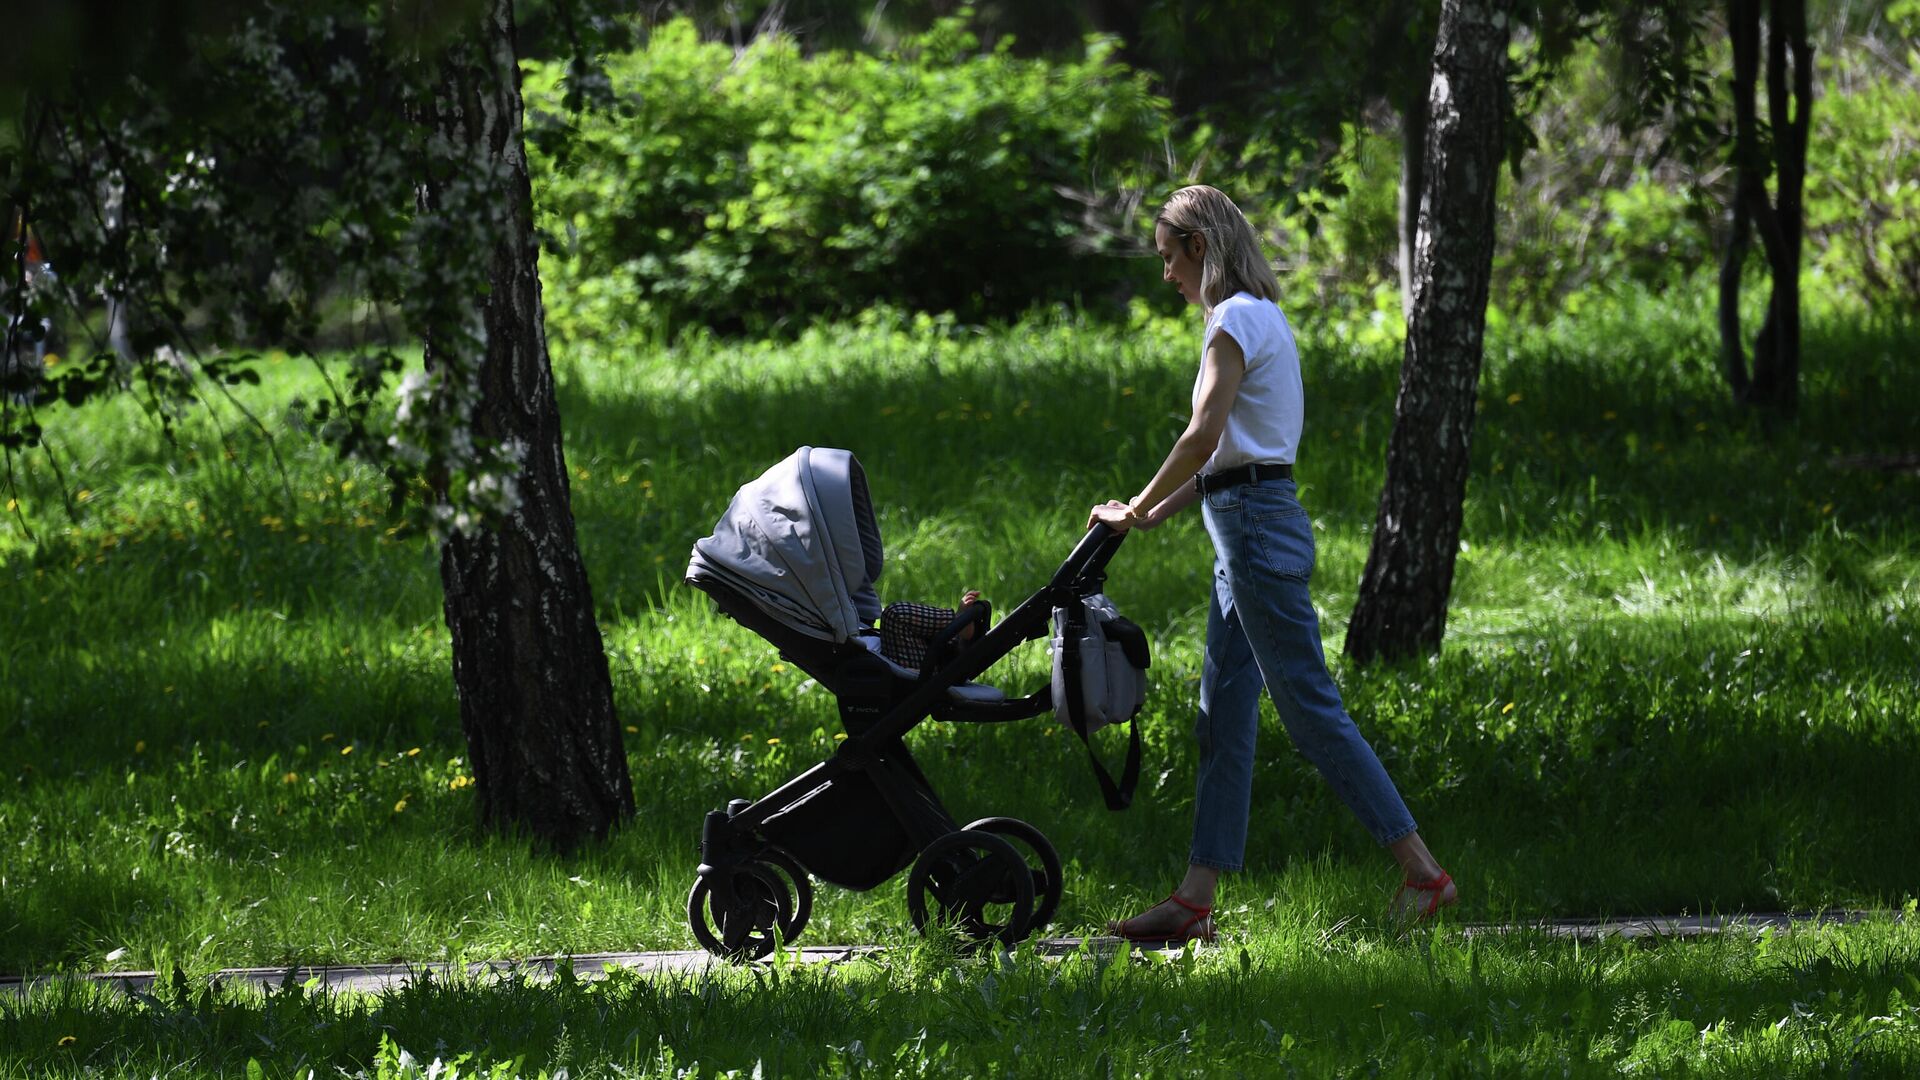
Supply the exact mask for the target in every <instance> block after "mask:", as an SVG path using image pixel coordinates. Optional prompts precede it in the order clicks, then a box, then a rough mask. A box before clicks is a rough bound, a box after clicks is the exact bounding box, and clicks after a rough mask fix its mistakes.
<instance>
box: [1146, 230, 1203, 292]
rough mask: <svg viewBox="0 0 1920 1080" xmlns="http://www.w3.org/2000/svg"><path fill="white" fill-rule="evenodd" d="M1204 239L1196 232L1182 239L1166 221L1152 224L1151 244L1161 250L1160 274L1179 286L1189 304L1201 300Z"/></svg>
mask: <svg viewBox="0 0 1920 1080" xmlns="http://www.w3.org/2000/svg"><path fill="white" fill-rule="evenodd" d="M1206 242H1207V241H1206V238H1205V237H1203V236H1200V235H1198V234H1194V235H1192V236H1188V237H1187V238H1186V239H1184V240H1183V239H1181V237H1180V234H1179V233H1177V232H1174V231H1173V230H1172V229H1171V228H1169V227H1168V226H1167V224H1166V222H1157V223H1155V225H1154V226H1153V248H1154V250H1155V251H1158V252H1159V253H1160V278H1161V280H1163V281H1168V282H1171V283H1172V284H1173V287H1174V288H1176V289H1179V290H1180V295H1181V296H1182V297H1184V298H1185V299H1186V301H1187V303H1189V304H1198V303H1199V302H1200V264H1201V256H1202V255H1203V254H1205V252H1206V247H1205V245H1206Z"/></svg>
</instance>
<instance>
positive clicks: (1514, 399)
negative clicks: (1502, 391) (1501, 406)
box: [1507, 390, 1526, 405]
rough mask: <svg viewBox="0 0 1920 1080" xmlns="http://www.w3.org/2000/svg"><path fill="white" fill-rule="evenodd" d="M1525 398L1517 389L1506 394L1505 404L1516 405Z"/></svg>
mask: <svg viewBox="0 0 1920 1080" xmlns="http://www.w3.org/2000/svg"><path fill="white" fill-rule="evenodd" d="M1525 400H1526V398H1525V397H1524V396H1523V395H1521V394H1520V392H1519V391H1517V390H1516V391H1515V392H1513V393H1511V394H1508V395H1507V404H1509V405H1518V404H1520V403H1521V402H1522V401H1525Z"/></svg>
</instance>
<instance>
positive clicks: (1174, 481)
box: [1127, 330, 1247, 525]
mask: <svg viewBox="0 0 1920 1080" xmlns="http://www.w3.org/2000/svg"><path fill="white" fill-rule="evenodd" d="M1246 373H1247V357H1246V354H1245V353H1243V352H1241V351H1240V343H1239V342H1237V341H1235V340H1234V339H1233V335H1232V334H1229V333H1227V332H1226V331H1225V330H1221V331H1218V332H1216V333H1215V334H1214V335H1213V340H1212V341H1211V342H1209V343H1208V344H1207V352H1206V355H1205V357H1204V358H1203V359H1202V360H1201V363H1200V394H1199V398H1198V400H1197V401H1196V402H1195V403H1194V406H1193V417H1192V418H1191V419H1189V420H1188V421H1187V430H1185V431H1183V432H1181V433H1180V437H1179V438H1178V439H1176V440H1174V443H1173V449H1172V450H1169V451H1168V452H1167V459H1166V460H1165V461H1164V462H1162V463H1161V464H1160V471H1159V472H1156V473H1154V474H1153V479H1152V480H1150V481H1148V482H1147V486H1146V487H1144V488H1142V489H1141V491H1140V494H1138V495H1135V496H1134V497H1133V498H1132V499H1131V500H1130V501H1129V502H1128V503H1127V505H1128V506H1129V507H1130V508H1131V509H1132V511H1133V516H1134V519H1135V521H1134V523H1135V524H1136V525H1138V524H1145V522H1143V521H1142V520H1141V519H1142V518H1144V517H1148V516H1152V517H1154V519H1155V520H1154V521H1153V522H1152V524H1155V525H1157V524H1159V523H1160V522H1161V521H1164V520H1166V517H1167V515H1168V514H1171V513H1174V512H1175V511H1177V510H1180V509H1181V508H1183V507H1185V506H1188V505H1190V504H1191V503H1192V502H1193V499H1192V498H1191V497H1189V498H1187V499H1186V500H1185V501H1183V502H1178V503H1175V504H1174V505H1172V506H1170V507H1168V508H1167V510H1166V512H1165V513H1160V507H1161V505H1162V504H1163V503H1167V502H1169V501H1170V500H1172V499H1177V498H1179V497H1180V493H1181V492H1192V491H1193V485H1192V483H1191V481H1192V480H1193V474H1194V473H1197V472H1199V471H1200V466H1202V465H1205V464H1206V463H1207V459H1208V458H1210V457H1212V456H1213V451H1214V448H1215V447H1217V446H1219V445H1220V435H1221V433H1222V432H1224V431H1226V430H1227V414H1228V413H1230V412H1232V411H1233V402H1234V399H1235V398H1236V397H1238V396H1239V394H1240V380H1241V378H1242V377H1243V376H1245V375H1246Z"/></svg>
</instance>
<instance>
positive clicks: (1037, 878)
mask: <svg viewBox="0 0 1920 1080" xmlns="http://www.w3.org/2000/svg"><path fill="white" fill-rule="evenodd" d="M967 828H968V829H969V830H975V831H979V832H989V833H992V834H994V835H995V836H1000V837H1004V838H1006V839H1007V840H1010V841H1012V842H1013V846H1014V850H1016V851H1018V850H1020V849H1021V848H1023V847H1024V848H1025V849H1026V855H1027V858H1026V860H1025V861H1026V864H1027V869H1028V871H1029V872H1031V873H1032V875H1033V904H1034V907H1033V921H1032V923H1031V924H1030V925H1029V927H1028V929H1029V930H1030V931H1031V932H1034V933H1038V932H1039V931H1041V930H1044V929H1046V927H1047V924H1048V923H1051V922H1052V921H1053V916H1054V913H1055V912H1056V911H1058V910H1060V894H1061V893H1062V892H1063V891H1064V888H1063V885H1062V882H1063V880H1064V879H1063V878H1062V877H1061V874H1060V853H1059V852H1057V851H1055V850H1054V849H1053V845H1052V844H1051V843H1048V842H1047V838H1046V835H1045V834H1043V833H1042V832H1041V831H1040V830H1039V829H1036V828H1034V827H1033V826H1032V825H1029V824H1027V823H1026V822H1024V821H1021V820H1020V819H1019V818H1010V817H990V818H981V819H980V820H979V821H976V822H974V823H973V824H971V825H969V826H967Z"/></svg>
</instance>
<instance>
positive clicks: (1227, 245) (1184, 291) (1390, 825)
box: [1088, 185, 1458, 941]
mask: <svg viewBox="0 0 1920 1080" xmlns="http://www.w3.org/2000/svg"><path fill="white" fill-rule="evenodd" d="M1153 243H1154V247H1155V248H1156V249H1157V250H1158V251H1159V253H1160V259H1161V262H1162V266H1163V270H1162V277H1163V278H1164V279H1165V280H1166V281H1168V282H1171V283H1172V284H1173V285H1174V287H1175V288H1177V289H1179V290H1180V295H1181V296H1182V297H1184V298H1185V299H1186V300H1187V302H1188V303H1190V304H1197V305H1199V306H1200V307H1201V308H1202V309H1203V310H1204V311H1205V313H1206V328H1205V330H1204V332H1203V333H1202V335H1201V346H1200V348H1201V361H1200V373H1199V375H1198V377H1197V378H1196V379H1195V381H1194V386H1193V418H1192V419H1191V420H1190V421H1188V423H1187V429H1186V431H1185V432H1184V433H1182V434H1181V436H1180V438H1179V439H1178V440H1176V441H1175V442H1174V444H1173V449H1172V450H1171V451H1170V452H1169V453H1168V454H1167V458H1166V461H1165V462H1164V463H1163V464H1162V465H1161V466H1160V471H1159V472H1156V473H1155V474H1154V476H1153V479H1152V480H1150V481H1149V482H1148V483H1147V486H1146V487H1145V488H1144V489H1142V490H1141V492H1140V494H1138V495H1136V496H1134V497H1133V498H1132V499H1131V500H1129V501H1127V502H1124V503H1122V502H1119V501H1117V500H1116V501H1110V502H1107V503H1105V504H1104V505H1101V506H1096V507H1094V508H1093V510H1092V512H1091V513H1090V515H1089V517H1088V525H1089V527H1091V525H1092V523H1093V522H1096V521H1098V522H1104V523H1105V524H1107V525H1109V526H1111V527H1112V528H1115V529H1120V530H1126V529H1152V528H1155V527H1156V526H1158V525H1159V524H1160V523H1162V522H1164V521H1166V520H1167V519H1168V518H1169V517H1172V516H1173V515H1174V514H1176V513H1179V512H1180V511H1181V510H1184V509H1186V508H1187V507H1189V506H1191V505H1193V504H1194V503H1195V502H1200V503H1202V504H1203V506H1202V513H1203V515H1204V517H1205V520H1206V526H1207V534H1208V535H1209V536H1211V537H1212V539H1213V549H1214V574H1213V597H1212V604H1211V609H1210V610H1209V612H1208V614H1207V644H1206V656H1205V660H1204V664H1203V666H1202V668H1201V677H1200V717H1199V722H1198V724H1196V726H1195V729H1194V736H1195V738H1196V739H1197V741H1198V742H1199V744H1200V763H1199V783H1198V787H1197V790H1196V793H1195V797H1194V822H1193V847H1192V851H1191V854H1190V855H1189V857H1188V863H1189V865H1188V867H1187V873H1186V877H1185V878H1184V879H1183V880H1182V881H1181V882H1180V884H1179V886H1178V887H1177V888H1176V889H1174V891H1173V893H1172V895H1170V896H1168V897H1167V899H1166V900H1164V901H1162V902H1160V903H1159V904H1157V905H1155V906H1154V907H1152V908H1150V909H1148V910H1147V911H1145V912H1142V913H1141V914H1139V915H1136V916H1134V917H1133V918H1131V919H1125V920H1121V921H1118V922H1114V923H1110V924H1109V925H1108V931H1109V932H1111V933H1116V934H1120V935H1122V936H1124V937H1128V938H1132V939H1135V940H1154V941H1160V940H1174V941H1182V940H1186V939H1189V938H1199V939H1203V940H1211V939H1212V937H1213V919H1212V914H1213V900H1214V891H1215V888H1216V887H1217V884H1218V882H1219V878H1220V874H1221V873H1222V872H1223V871H1238V870H1240V869H1241V868H1242V859H1243V856H1244V853H1245V850H1246V840H1247V820H1248V813H1249V810H1250V808H1251V801H1252V794H1253V748H1254V735H1255V731H1256V728H1257V725H1258V721H1259V714H1260V690H1261V688H1262V687H1263V686H1264V687H1265V688H1267V690H1268V692H1269V693H1270V694H1271V695H1272V697H1273V701H1274V705H1275V706H1276V707H1277V708H1278V710H1279V713H1280V720H1281V722H1282V723H1283V724H1284V725H1285V726H1286V729H1287V734H1288V735H1289V736H1291V737H1292V739H1293V741H1294V743H1295V745H1297V746H1298V747H1299V748H1300V750H1301V752H1302V753H1304V754H1306V756H1307V758H1308V760H1310V761H1312V762H1313V764H1314V766H1315V767H1316V768H1318V769H1319V770H1320V774H1321V775H1322V776H1324V777H1325V778H1326V780H1327V782H1328V783H1329V784H1331V785H1333V789H1334V793H1335V794H1337V795H1338V796H1339V797H1340V799H1341V801H1342V802H1344V803H1346V805H1347V806H1348V808H1349V809H1351V810H1352V811H1353V812H1354V814H1355V815H1356V816H1357V817H1359V818H1360V821H1361V823H1362V824H1364V825H1365V826H1366V827H1367V830H1368V831H1369V832H1371V833H1372V834H1373V836H1374V838H1375V839H1376V840H1378V841H1379V842H1380V843H1381V844H1382V845H1383V846H1385V847H1386V848H1387V850H1388V851H1390V852H1392V854H1393V857H1394V859H1395V860H1396V861H1398V862H1399V864H1400V868H1401V870H1402V871H1403V882H1404V883H1403V885H1402V886H1401V891H1400V892H1399V893H1398V894H1396V897H1395V904H1394V910H1395V913H1396V914H1410V913H1411V914H1417V915H1418V916H1419V917H1421V918H1424V917H1426V916H1428V915H1431V914H1433V913H1434V912H1436V911H1438V910H1439V909H1441V908H1443V907H1447V906H1450V905H1451V904H1453V903H1454V902H1455V901H1456V900H1457V898H1458V896H1457V892H1456V890H1455V888H1454V885H1453V881H1452V879H1451V878H1450V877H1449V876H1448V875H1447V873H1446V872H1445V871H1443V870H1442V869H1440V866H1439V864H1438V863H1436V862H1435V861H1434V859H1433V856H1432V854H1431V853H1429V852H1428V851H1427V846H1426V844H1425V843H1423V842H1422V841H1421V839H1420V834H1419V833H1418V832H1416V831H1415V827H1414V823H1413V817H1412V815H1410V814H1409V813H1408V812H1407V807H1406V803H1404V802H1403V801H1401V798H1400V794H1399V792H1398V791H1396V790H1395V789H1394V786H1393V781H1392V780H1390V779H1388V778H1387V773H1386V770H1385V769H1384V768H1382V767H1381V765H1380V759H1379V758H1378V757H1377V756H1376V755H1375V754H1374V752H1373V748H1372V747H1370V746H1368V745H1367V741H1366V740H1365V739H1364V738H1363V737H1361V735H1360V732H1359V731H1358V730H1357V729H1356V728H1355V727H1354V725H1353V720H1352V719H1351V718H1350V717H1348V716H1347V713H1346V709H1345V708H1344V707H1343V706H1342V704H1341V701H1340V691H1339V690H1338V689H1337V688H1336V687H1335V686H1334V684H1333V680H1332V678H1331V677H1330V676H1329V675H1328V674H1327V665H1326V657H1325V654H1324V653H1323V652H1322V651H1321V647H1320V626H1319V621H1318V619H1317V617H1316V616H1315V614H1314V610H1313V603H1312V601H1311V600H1310V599H1309V598H1308V595H1307V578H1308V575H1309V574H1310V573H1311V572H1312V569H1313V530H1312V527H1311V526H1310V525H1309V523H1308V521H1307V514H1306V511H1305V510H1304V509H1302V508H1301V506H1300V503H1299V501H1298V499H1297V498H1296V492H1295V488H1294V482H1293V458H1294V451H1295V449H1296V447H1297V446H1298V445H1299V439H1300V428H1301V423H1302V419H1303V415H1304V412H1303V397H1302V391H1301V384H1300V358H1299V354H1298V353H1297V352H1296V350H1295V347H1294V340H1293V331H1292V329H1291V328H1290V327H1289V326H1288V325H1287V320H1286V317H1285V316H1284V315H1282V314H1281V313H1280V309H1279V307H1278V306H1277V305H1276V304H1275V302H1274V301H1275V300H1276V299H1277V298H1278V296H1279V286H1278V284H1277V283H1276V282H1275V280H1274V276H1273V270H1272V268H1271V267H1270V266H1268V265H1267V262H1266V260H1265V258H1263V257H1262V256H1261V253H1260V243H1259V240H1258V239H1257V238H1256V237H1255V236H1254V232H1253V227H1252V226H1251V225H1249V224H1248V223H1247V219H1246V217H1245V216H1244V215H1242V214H1241V213H1240V208H1239V207H1237V206H1235V205H1234V204H1233V201H1232V200H1231V199H1229V198H1227V196H1226V195H1225V194H1223V193H1221V192H1220V191H1218V190H1216V189H1214V188H1210V187H1206V186H1205V185H1195V186H1193V187H1186V188H1181V189H1180V190H1179V191H1176V192H1174V193H1173V196H1172V198H1170V199H1168V200H1167V204H1166V206H1165V207H1163V208H1162V209H1161V211H1160V214H1159V216H1158V217H1157V218H1156V219H1155V221H1154V227H1153Z"/></svg>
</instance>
